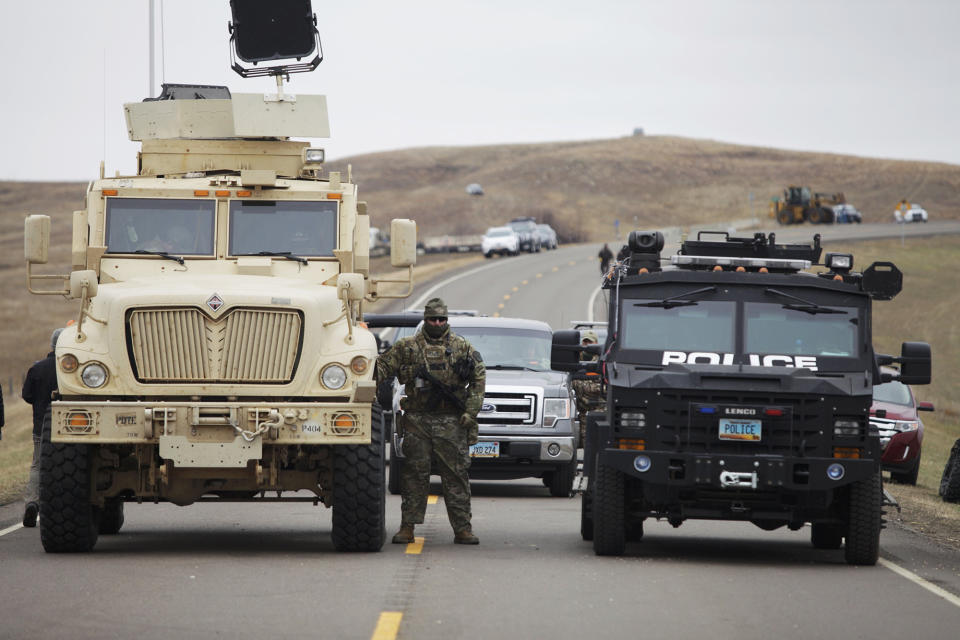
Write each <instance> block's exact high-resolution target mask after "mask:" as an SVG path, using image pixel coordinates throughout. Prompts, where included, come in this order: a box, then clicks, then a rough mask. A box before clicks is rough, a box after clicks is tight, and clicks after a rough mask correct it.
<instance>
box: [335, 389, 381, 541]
mask: <svg viewBox="0 0 960 640" xmlns="http://www.w3.org/2000/svg"><path fill="white" fill-rule="evenodd" d="M333 450H334V453H333V455H334V458H333V531H332V532H331V537H332V538H333V546H334V547H335V548H336V549H337V550H338V551H379V550H380V549H381V548H382V547H383V543H384V540H386V537H387V530H386V493H385V489H386V487H385V484H386V483H385V481H384V469H383V467H384V446H383V413H382V411H380V406H379V405H378V404H374V405H373V411H372V413H371V428H370V444H357V445H341V446H335V447H334V448H333Z"/></svg>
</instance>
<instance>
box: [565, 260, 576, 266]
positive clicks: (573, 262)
mask: <svg viewBox="0 0 960 640" xmlns="http://www.w3.org/2000/svg"><path fill="white" fill-rule="evenodd" d="M567 264H568V265H570V266H571V267H574V266H576V264H577V261H576V260H571V261H570V262H568V263H567Z"/></svg>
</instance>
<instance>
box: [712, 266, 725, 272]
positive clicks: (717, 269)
mask: <svg viewBox="0 0 960 640" xmlns="http://www.w3.org/2000/svg"><path fill="white" fill-rule="evenodd" d="M713 270H714V271H723V267H721V266H720V265H715V266H714V267H713Z"/></svg>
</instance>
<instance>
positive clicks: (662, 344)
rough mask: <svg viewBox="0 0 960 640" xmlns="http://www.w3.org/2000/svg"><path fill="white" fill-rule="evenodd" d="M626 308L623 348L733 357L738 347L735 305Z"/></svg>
mask: <svg viewBox="0 0 960 640" xmlns="http://www.w3.org/2000/svg"><path fill="white" fill-rule="evenodd" d="M634 302H636V303H644V302H655V301H653V300H633V299H631V300H630V301H629V303H628V304H625V305H624V308H623V325H622V326H623V330H622V331H623V337H622V342H621V348H623V349H642V350H651V351H662V350H664V349H670V350H679V351H709V352H717V353H732V352H733V350H734V344H735V331H734V328H735V323H734V320H735V315H736V303H735V302H730V301H713V300H703V301H697V302H696V304H693V305H690V306H676V307H672V308H663V307H641V306H635V305H633V304H630V303H634Z"/></svg>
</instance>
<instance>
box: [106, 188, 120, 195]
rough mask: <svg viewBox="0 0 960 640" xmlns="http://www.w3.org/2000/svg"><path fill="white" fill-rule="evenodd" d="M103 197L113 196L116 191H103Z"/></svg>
mask: <svg viewBox="0 0 960 640" xmlns="http://www.w3.org/2000/svg"><path fill="white" fill-rule="evenodd" d="M103 195H105V196H115V195H117V190H116V189H104V190H103Z"/></svg>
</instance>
